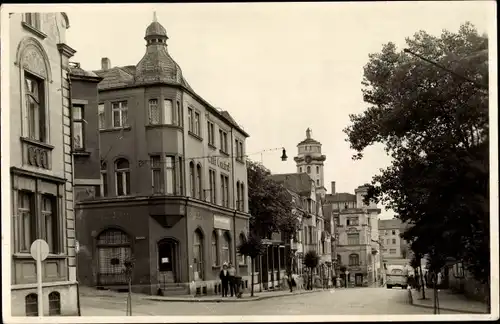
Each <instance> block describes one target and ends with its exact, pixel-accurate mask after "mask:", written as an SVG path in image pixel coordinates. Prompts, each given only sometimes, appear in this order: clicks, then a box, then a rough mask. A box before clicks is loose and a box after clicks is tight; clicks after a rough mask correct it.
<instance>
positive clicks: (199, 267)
mask: <svg viewBox="0 0 500 324" xmlns="http://www.w3.org/2000/svg"><path fill="white" fill-rule="evenodd" d="M193 264H194V277H195V280H200V279H203V234H202V233H201V231H200V230H199V229H197V230H196V231H195V232H194V240H193Z"/></svg>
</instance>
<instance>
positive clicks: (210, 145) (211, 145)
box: [208, 143, 217, 150]
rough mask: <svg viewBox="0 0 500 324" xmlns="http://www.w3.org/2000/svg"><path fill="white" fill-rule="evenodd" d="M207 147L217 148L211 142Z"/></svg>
mask: <svg viewBox="0 0 500 324" xmlns="http://www.w3.org/2000/svg"><path fill="white" fill-rule="evenodd" d="M208 147H209V148H211V149H212V150H217V147H216V146H215V145H214V144H212V143H208Z"/></svg>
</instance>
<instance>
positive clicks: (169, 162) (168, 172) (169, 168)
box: [165, 156, 180, 195]
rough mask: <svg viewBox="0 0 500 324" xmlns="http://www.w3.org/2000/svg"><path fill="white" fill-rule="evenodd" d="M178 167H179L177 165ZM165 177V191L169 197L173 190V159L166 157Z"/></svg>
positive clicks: (172, 157)
mask: <svg viewBox="0 0 500 324" xmlns="http://www.w3.org/2000/svg"><path fill="white" fill-rule="evenodd" d="M179 167H180V165H179ZM165 176H166V178H167V190H166V193H167V194H169V195H173V194H174V188H175V157H174V156H167V157H166V161H165Z"/></svg>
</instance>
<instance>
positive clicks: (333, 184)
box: [331, 181, 335, 195]
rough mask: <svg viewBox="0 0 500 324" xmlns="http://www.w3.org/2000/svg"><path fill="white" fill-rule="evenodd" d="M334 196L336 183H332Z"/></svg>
mask: <svg viewBox="0 0 500 324" xmlns="http://www.w3.org/2000/svg"><path fill="white" fill-rule="evenodd" d="M331 194H332V195H335V181H332V193H331Z"/></svg>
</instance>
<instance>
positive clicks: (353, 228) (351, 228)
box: [347, 227, 358, 232]
mask: <svg viewBox="0 0 500 324" xmlns="http://www.w3.org/2000/svg"><path fill="white" fill-rule="evenodd" d="M347 232H358V229H357V228H356V227H348V228H347Z"/></svg>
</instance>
